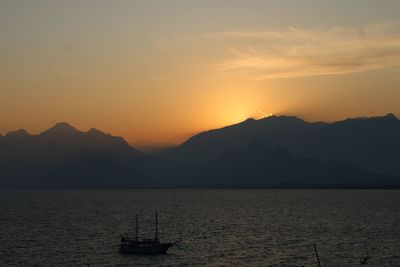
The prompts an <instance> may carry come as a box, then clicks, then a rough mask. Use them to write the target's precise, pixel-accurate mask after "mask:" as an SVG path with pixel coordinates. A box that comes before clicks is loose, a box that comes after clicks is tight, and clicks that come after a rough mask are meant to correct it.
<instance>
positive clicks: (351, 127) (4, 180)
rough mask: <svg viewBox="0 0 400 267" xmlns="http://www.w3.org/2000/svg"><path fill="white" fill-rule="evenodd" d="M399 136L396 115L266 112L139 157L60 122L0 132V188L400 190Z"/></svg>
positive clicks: (108, 138) (118, 143)
mask: <svg viewBox="0 0 400 267" xmlns="http://www.w3.org/2000/svg"><path fill="white" fill-rule="evenodd" d="M399 136H400V121H399V120H398V119H397V118H396V116H394V115H393V114H388V115H386V116H382V117H372V118H352V119H346V120H343V121H338V122H333V123H324V122H306V121H304V120H301V119H299V118H297V117H293V116H270V117H266V118H263V119H259V120H255V119H248V120H245V121H243V122H241V123H238V124H234V125H231V126H227V127H224V128H221V129H214V130H210V131H206V132H202V133H200V134H197V135H195V136H193V137H191V138H189V139H188V140H187V141H185V142H184V143H182V144H181V145H179V146H177V147H174V148H170V149H167V150H163V151H161V152H159V153H152V154H144V153H142V152H140V151H138V150H137V149H135V148H133V147H131V146H130V145H129V144H128V143H127V142H126V141H125V140H124V139H123V138H121V137H116V136H112V135H110V134H107V133H104V132H102V131H100V130H97V129H90V130H89V131H87V132H84V131H80V130H78V129H76V128H74V127H73V126H71V125H69V124H68V123H65V122H63V123H57V124H56V125H54V126H53V127H51V128H50V129H48V130H46V131H43V132H42V133H40V134H37V135H32V134H29V133H28V132H27V131H26V130H23V129H21V130H17V131H13V132H9V133H7V134H6V135H5V136H0V188H2V189H31V188H40V189H46V188H48V189H54V188H59V189H74V188H135V187H237V188H238V187H292V188H400V178H398V177H400V162H399V160H400V158H399V157H398V151H400V139H399Z"/></svg>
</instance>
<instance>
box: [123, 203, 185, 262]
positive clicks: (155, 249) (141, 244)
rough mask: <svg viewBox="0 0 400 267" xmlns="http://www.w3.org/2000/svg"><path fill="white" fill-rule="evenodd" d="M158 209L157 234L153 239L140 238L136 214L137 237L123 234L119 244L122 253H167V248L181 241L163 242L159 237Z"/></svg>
mask: <svg viewBox="0 0 400 267" xmlns="http://www.w3.org/2000/svg"><path fill="white" fill-rule="evenodd" d="M157 217H158V216H157V210H156V236H155V238H153V239H142V240H139V220H138V215H137V214H136V238H135V239H133V240H132V239H129V238H128V237H125V236H121V243H120V245H119V252H120V253H122V254H143V255H156V254H166V253H167V250H168V249H169V248H170V247H172V246H173V245H175V244H177V243H179V242H180V241H177V242H168V243H161V242H160V240H159V239H158V218H157Z"/></svg>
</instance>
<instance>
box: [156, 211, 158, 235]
mask: <svg viewBox="0 0 400 267" xmlns="http://www.w3.org/2000/svg"><path fill="white" fill-rule="evenodd" d="M156 240H158V216H157V210H156Z"/></svg>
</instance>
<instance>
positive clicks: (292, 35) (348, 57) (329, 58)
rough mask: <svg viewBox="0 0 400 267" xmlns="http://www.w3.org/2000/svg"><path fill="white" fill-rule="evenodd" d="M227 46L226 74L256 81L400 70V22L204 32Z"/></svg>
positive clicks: (220, 66) (221, 65) (217, 66)
mask: <svg viewBox="0 0 400 267" xmlns="http://www.w3.org/2000/svg"><path fill="white" fill-rule="evenodd" d="M203 37H204V38H212V39H215V40H218V41H219V42H222V43H226V45H227V46H229V47H230V49H229V51H230V56H229V57H228V58H227V59H226V60H224V61H223V62H220V63H217V64H215V65H214V68H215V69H217V70H218V71H222V72H230V73H234V74H240V75H246V76H248V77H250V78H254V79H258V80H266V79H276V78H290V77H305V76H313V75H337V74H346V73H353V72H362V71H368V70H377V69H384V68H389V67H395V66H400V23H385V24H379V25H369V26H366V27H353V28H352V27H318V28H316V29H299V28H293V27H291V28H289V29H288V30H284V31H260V32H248V31H247V32H246V31H233V32H219V33H206V34H203Z"/></svg>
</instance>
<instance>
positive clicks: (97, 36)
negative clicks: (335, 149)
mask: <svg viewBox="0 0 400 267" xmlns="http://www.w3.org/2000/svg"><path fill="white" fill-rule="evenodd" d="M34 2H35V4H33V2H32V4H26V3H23V1H2V2H1V3H0V30H1V32H2V37H1V42H0V57H1V61H0V114H1V115H0V133H1V134H2V135H4V134H6V133H7V132H8V131H11V130H15V129H19V128H26V129H27V130H28V131H29V132H31V133H39V132H41V131H43V130H44V129H47V128H49V127H50V126H52V125H53V124H54V123H56V122H59V121H68V122H69V123H71V124H72V125H74V126H76V127H77V128H80V129H83V130H88V129H90V128H98V129H101V130H104V131H106V132H110V133H112V134H114V135H120V136H123V137H124V138H125V139H127V140H128V141H129V142H133V141H135V140H140V139H150V140H160V141H166V142H174V143H179V142H181V141H183V140H185V139H186V138H187V137H189V136H191V135H192V134H194V133H197V132H200V131H203V130H207V129H210V128H217V127H222V126H225V125H229V124H233V123H237V122H240V121H243V120H245V119H247V118H249V117H254V118H261V117H264V116H269V115H271V114H289V115H296V116H299V117H301V118H304V119H307V120H312V121H318V120H324V121H333V120H339V119H343V118H346V117H357V116H360V115H371V116H373V115H383V114H386V113H389V112H395V113H396V114H400V106H399V105H398V102H399V99H400V90H399V88H400V79H399V77H400V15H399V12H398V10H400V2H398V1H340V3H337V2H336V1H331V2H329V1H313V0H310V1H303V2H302V3H299V2H297V1H283V3H282V2H281V1H251V2H250V3H249V2H248V1H211V0H210V1H182V0H170V1H118V2H117V3H115V2H111V1H83V2H82V1H44V0H43V1H42V0H40V1H34ZM278 2H279V5H278ZM93 3H96V5H93ZM360 98H362V100H363V101H362V102H361V101H359V100H360Z"/></svg>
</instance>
